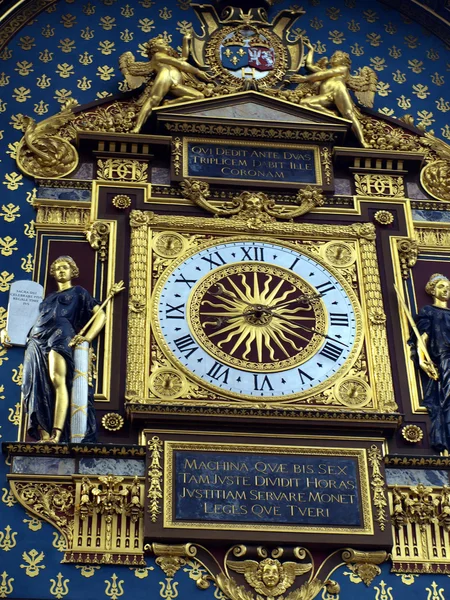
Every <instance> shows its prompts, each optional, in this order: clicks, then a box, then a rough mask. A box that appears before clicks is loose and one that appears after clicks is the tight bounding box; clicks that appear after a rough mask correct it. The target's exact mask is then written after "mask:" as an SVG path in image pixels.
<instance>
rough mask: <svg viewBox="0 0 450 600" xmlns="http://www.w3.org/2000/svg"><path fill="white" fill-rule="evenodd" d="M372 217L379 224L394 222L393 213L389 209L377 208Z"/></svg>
mask: <svg viewBox="0 0 450 600" xmlns="http://www.w3.org/2000/svg"><path fill="white" fill-rule="evenodd" d="M373 218H374V219H375V221H377V223H379V224H380V225H391V224H392V223H393V222H394V215H393V214H392V213H391V212H390V211H389V210H377V212H376V213H375V214H374V215H373Z"/></svg>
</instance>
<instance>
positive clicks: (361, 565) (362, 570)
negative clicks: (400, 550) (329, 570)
mask: <svg viewBox="0 0 450 600" xmlns="http://www.w3.org/2000/svg"><path fill="white" fill-rule="evenodd" d="M387 559H388V553H387V552H385V551H384V550H378V551H376V552H361V551H360V550H353V549H352V548H346V549H345V550H344V551H343V552H342V560H343V561H344V562H345V563H346V564H347V565H348V567H349V568H350V570H351V571H353V573H355V574H356V575H358V577H360V578H361V580H362V581H363V582H364V583H365V584H366V586H367V587H369V586H370V584H371V583H372V581H373V580H374V579H375V577H377V576H378V575H380V573H381V569H380V567H379V565H381V564H382V563H384V562H385V561H386V560H387Z"/></svg>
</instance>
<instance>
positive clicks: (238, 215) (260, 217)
mask: <svg viewBox="0 0 450 600" xmlns="http://www.w3.org/2000/svg"><path fill="white" fill-rule="evenodd" d="M181 191H182V194H183V196H184V197H185V198H188V199H189V200H191V201H192V202H194V203H195V204H197V205H198V206H200V207H201V208H203V209H205V210H207V211H208V212H211V213H213V214H214V215H215V216H216V217H231V218H232V219H235V220H239V221H244V222H246V224H247V227H248V228H249V229H259V228H260V227H261V225H263V224H264V223H270V222H272V221H276V219H286V220H290V221H292V219H294V218H296V217H301V216H303V215H304V214H306V213H308V212H310V211H311V210H312V209H313V208H316V207H318V206H322V205H323V203H324V196H323V194H322V193H321V191H320V190H318V189H316V188H314V187H312V186H306V187H305V188H302V189H300V190H299V191H298V193H297V198H296V202H297V205H298V206H297V207H288V206H277V205H276V204H275V202H274V201H273V200H270V199H269V197H268V196H267V194H265V193H264V192H242V193H241V194H239V195H238V196H235V197H234V198H233V200H232V202H231V203H229V204H223V205H220V206H216V205H214V204H212V202H210V201H209V200H208V199H207V198H208V197H209V195H210V191H209V184H208V183H206V182H205V181H199V180H195V179H186V180H185V181H183V182H182V183H181Z"/></svg>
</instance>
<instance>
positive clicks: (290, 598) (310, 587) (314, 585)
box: [285, 579, 324, 600]
mask: <svg viewBox="0 0 450 600" xmlns="http://www.w3.org/2000/svg"><path fill="white" fill-rule="evenodd" d="M323 585H324V584H323V582H322V581H320V580H318V579H313V580H312V581H309V582H308V583H304V584H303V585H302V586H301V587H300V588H298V589H297V590H294V591H292V592H291V593H290V594H288V595H287V596H285V600H313V598H315V597H316V596H317V594H318V593H319V592H320V590H321V589H322V588H323Z"/></svg>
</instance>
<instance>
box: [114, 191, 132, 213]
mask: <svg viewBox="0 0 450 600" xmlns="http://www.w3.org/2000/svg"><path fill="white" fill-rule="evenodd" d="M111 202H112V204H113V206H115V207H116V208H119V209H120V210H125V209H126V208H129V207H130V206H131V198H130V196H127V195H126V194H117V196H114V198H113V199H112V200H111Z"/></svg>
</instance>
